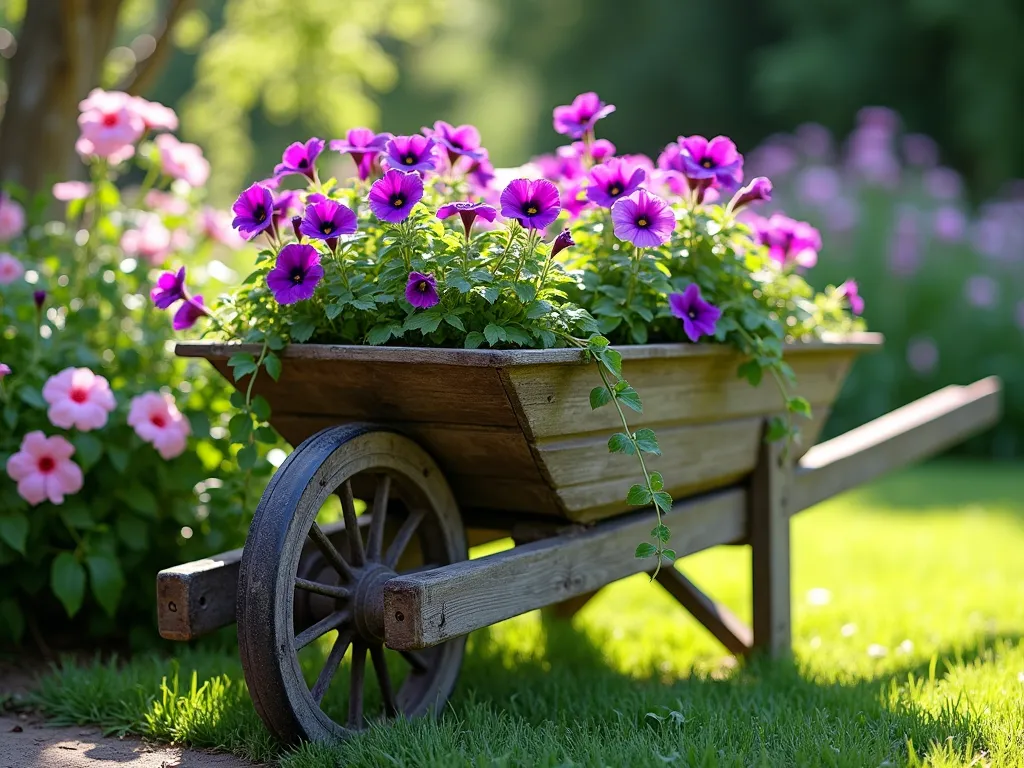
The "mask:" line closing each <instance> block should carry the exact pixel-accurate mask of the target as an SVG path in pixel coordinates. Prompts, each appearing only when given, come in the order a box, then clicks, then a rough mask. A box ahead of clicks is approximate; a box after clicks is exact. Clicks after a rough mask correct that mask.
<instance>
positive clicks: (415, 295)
mask: <svg viewBox="0 0 1024 768" xmlns="http://www.w3.org/2000/svg"><path fill="white" fill-rule="evenodd" d="M405 299H406V301H408V302H409V303H410V304H412V305H413V306H414V307H416V308H417V309H428V308H429V307H432V306H434V305H435V304H437V303H438V302H439V301H441V297H440V296H438V295H437V279H436V278H435V277H434V276H433V275H425V274H423V273H422V272H410V273H409V282H408V283H406V284H405Z"/></svg>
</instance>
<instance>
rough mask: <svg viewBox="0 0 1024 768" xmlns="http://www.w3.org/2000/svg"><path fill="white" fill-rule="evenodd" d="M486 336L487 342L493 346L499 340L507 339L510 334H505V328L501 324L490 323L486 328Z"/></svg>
mask: <svg viewBox="0 0 1024 768" xmlns="http://www.w3.org/2000/svg"><path fill="white" fill-rule="evenodd" d="M484 338H486V339H487V343H488V344H490V345H491V346H492V347H493V346H494V345H495V344H497V343H498V342H501V341H505V340H507V339H508V336H507V335H506V334H505V329H504V328H502V327H501V326H500V325H495V324H494V323H488V324H487V326H486V327H485V328H484Z"/></svg>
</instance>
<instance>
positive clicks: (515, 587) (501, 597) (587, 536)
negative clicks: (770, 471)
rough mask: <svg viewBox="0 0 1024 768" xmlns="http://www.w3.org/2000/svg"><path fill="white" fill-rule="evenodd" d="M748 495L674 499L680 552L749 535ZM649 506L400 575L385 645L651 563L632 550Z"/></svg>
mask: <svg viewBox="0 0 1024 768" xmlns="http://www.w3.org/2000/svg"><path fill="white" fill-rule="evenodd" d="M745 504H746V494H745V492H744V491H743V490H742V489H739V488H734V489H731V490H727V491H721V492H718V493H714V494H709V495H707V496H702V497H699V498H696V499H691V500H689V501H684V502H681V503H679V504H676V505H675V506H674V507H673V509H672V511H671V512H669V513H668V514H667V515H666V516H665V522H666V524H667V525H669V526H670V527H671V528H672V531H673V536H672V544H673V546H674V547H675V549H676V551H677V552H678V554H679V556H680V557H683V556H685V555H688V554H692V553H693V552H699V551H701V550H703V549H707V548H708V547H712V546H715V545H717V544H725V543H729V542H733V541H737V540H739V539H742V538H743V537H744V535H745V534H746V520H745V518H746V507H745ZM651 525H652V515H651V513H650V512H649V511H646V512H641V513H638V514H632V515H626V516H622V517H619V518H616V519H614V520H610V521H607V522H604V523H601V524H599V525H597V526H594V527H592V528H589V529H587V530H585V531H584V532H582V533H576V534H566V535H562V536H555V537H553V538H549V539H543V540H541V541H537V542H534V543H533V544H526V545H524V546H521V547H516V548H514V549H511V550H507V551H505V552H499V553H497V554H494V555H489V556H488V557H482V558H480V559H478V560H471V561H468V562H465V563H456V564H454V565H450V566H445V567H444V568H438V569H436V570H433V571H425V572H423V573H419V574H414V575H407V576H400V577H397V578H395V579H392V580H390V581H389V582H387V584H386V585H385V587H384V626H385V630H384V633H385V642H386V644H387V645H388V646H389V647H391V648H395V649H399V650H415V649H418V648H425V647H428V646H432V645H436V644H437V643H441V642H444V641H445V640H448V639H450V638H454V637H458V636H460V635H464V634H466V633H467V632H471V631H473V630H474V629H479V628H481V627H486V626H488V625H490V624H494V623H496V622H498V621H504V620H505V619H508V618H511V617H513V616H518V615H519V614H521V613H525V612H526V611H531V610H534V609H536V608H541V607H543V606H545V605H548V604H551V603H555V602H560V601H562V600H567V599H569V598H571V597H574V596H576V595H580V594H583V593H586V592H590V591H592V590H595V589H598V588H600V587H602V586H604V585H605V584H610V583H611V582H613V581H616V580H618V579H621V578H624V577H626V576H630V575H632V574H634V573H641V572H643V571H646V570H648V569H650V568H653V565H654V564H653V562H652V561H651V560H638V559H636V558H635V557H634V556H633V550H634V548H635V546H636V544H637V543H638V542H640V541H644V540H646V539H648V538H649V536H650V530H651Z"/></svg>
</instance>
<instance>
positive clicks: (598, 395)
mask: <svg viewBox="0 0 1024 768" xmlns="http://www.w3.org/2000/svg"><path fill="white" fill-rule="evenodd" d="M611 401H612V395H611V392H609V391H608V388H607V387H594V388H593V389H592V390H590V407H591V408H593V409H594V410H597V409H598V408H600V407H601V406H602V405H608V403H610V402H611Z"/></svg>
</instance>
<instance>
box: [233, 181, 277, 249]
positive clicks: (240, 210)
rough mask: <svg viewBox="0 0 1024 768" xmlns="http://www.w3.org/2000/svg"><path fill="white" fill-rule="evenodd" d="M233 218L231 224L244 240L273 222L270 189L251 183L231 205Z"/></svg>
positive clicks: (272, 203) (249, 238) (252, 236)
mask: <svg viewBox="0 0 1024 768" xmlns="http://www.w3.org/2000/svg"><path fill="white" fill-rule="evenodd" d="M231 210H232V211H233V212H234V214H235V218H234V219H233V220H232V222H231V226H232V227H234V228H235V229H237V230H238V233H239V234H240V235H241V236H242V237H244V238H245V239H246V240H252V239H253V238H254V237H256V235H258V234H259V233H260V232H262V231H263V230H265V229H267V228H268V227H269V226H270V225H271V224H272V223H273V213H274V196H273V195H272V194H270V190H269V189H267V188H266V187H261V186H260V185H259V184H253V185H252V186H251V187H249V188H248V189H247V190H245V192H243V193H242V194H240V195H239V196H238V199H237V200H235V204H234V205H232V206H231Z"/></svg>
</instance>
